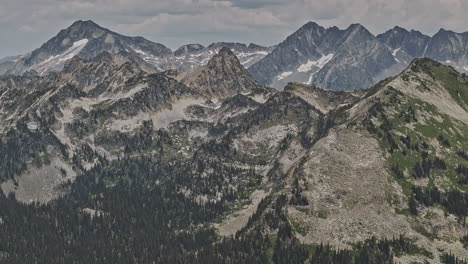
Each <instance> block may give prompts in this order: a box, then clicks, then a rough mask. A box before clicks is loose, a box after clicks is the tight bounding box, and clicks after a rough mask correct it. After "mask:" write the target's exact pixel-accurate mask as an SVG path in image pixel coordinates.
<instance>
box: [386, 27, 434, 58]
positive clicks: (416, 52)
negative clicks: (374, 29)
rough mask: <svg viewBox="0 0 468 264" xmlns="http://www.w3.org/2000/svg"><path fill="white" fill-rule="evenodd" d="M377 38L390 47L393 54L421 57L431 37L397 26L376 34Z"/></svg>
mask: <svg viewBox="0 0 468 264" xmlns="http://www.w3.org/2000/svg"><path fill="white" fill-rule="evenodd" d="M377 38H378V39H379V40H380V41H381V42H382V43H384V44H386V45H387V46H388V47H390V48H391V49H392V50H393V52H392V53H393V54H394V55H395V56H397V57H400V56H402V54H401V53H406V56H409V57H410V58H418V57H423V56H424V55H425V54H424V51H425V49H426V47H427V44H428V43H429V41H430V39H431V38H430V37H428V36H426V35H424V34H422V33H421V32H419V31H415V30H411V31H408V30H406V29H404V28H401V27H398V26H396V27H394V28H393V29H391V30H388V31H387V32H385V33H383V34H380V35H378V36H377Z"/></svg>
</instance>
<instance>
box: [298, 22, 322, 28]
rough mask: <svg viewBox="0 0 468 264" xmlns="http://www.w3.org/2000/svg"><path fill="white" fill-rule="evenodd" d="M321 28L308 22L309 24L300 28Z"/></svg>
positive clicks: (314, 23)
mask: <svg viewBox="0 0 468 264" xmlns="http://www.w3.org/2000/svg"><path fill="white" fill-rule="evenodd" d="M321 27H322V26H320V25H319V24H317V23H316V22H313V21H309V22H307V23H305V24H304V25H303V26H302V27H301V28H321Z"/></svg>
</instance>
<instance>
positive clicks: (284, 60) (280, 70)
mask: <svg viewBox="0 0 468 264" xmlns="http://www.w3.org/2000/svg"><path fill="white" fill-rule="evenodd" d="M395 65H396V61H395V60H394V58H393V56H392V54H391V52H390V51H389V50H388V48H387V47H386V46H385V45H383V44H382V43H381V42H380V41H378V40H377V39H376V38H375V37H374V36H373V35H372V34H371V33H370V32H369V31H367V29H365V28H364V27H363V26H361V25H358V24H356V25H351V26H350V27H349V28H347V29H345V30H340V29H338V28H336V27H332V28H328V29H325V28H323V27H321V26H319V25H317V24H316V23H313V22H310V23H307V24H305V25H304V26H302V27H301V28H300V29H299V30H298V31H296V32H295V33H293V34H292V35H291V36H289V37H288V38H287V39H286V40H285V41H284V42H282V43H280V44H279V45H278V46H277V47H276V48H275V50H273V51H272V52H271V53H270V54H269V55H267V56H266V57H265V58H264V59H262V60H261V61H259V62H257V63H256V64H254V65H252V67H250V68H249V72H250V73H251V74H252V75H253V76H254V78H256V79H258V80H259V81H261V82H262V83H265V84H267V85H271V86H273V87H275V88H282V87H284V85H285V84H287V82H289V81H296V82H303V83H306V84H314V85H317V86H319V87H326V88H327V89H332V90H357V89H362V88H366V87H369V86H370V85H372V84H373V83H374V82H375V80H376V79H378V78H379V77H380V78H382V77H387V76H390V75H391V74H392V73H396V71H392V70H390V69H392V67H394V66H395ZM378 76H379V77H378Z"/></svg>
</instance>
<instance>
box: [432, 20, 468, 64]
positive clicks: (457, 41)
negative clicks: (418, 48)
mask: <svg viewBox="0 0 468 264" xmlns="http://www.w3.org/2000/svg"><path fill="white" fill-rule="evenodd" d="M467 54H468V32H465V33H455V32H453V31H447V30H444V29H441V30H439V32H437V33H436V34H435V35H434V36H433V37H432V38H431V41H430V42H429V43H428V45H427V47H426V50H425V53H424V57H427V58H431V59H433V60H436V61H439V62H441V63H444V64H448V65H451V66H453V67H454V68H455V69H457V71H459V72H468V55H467Z"/></svg>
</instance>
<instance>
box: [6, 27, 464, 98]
mask: <svg viewBox="0 0 468 264" xmlns="http://www.w3.org/2000/svg"><path fill="white" fill-rule="evenodd" d="M222 47H228V48H230V49H231V50H232V51H233V52H234V53H235V54H236V56H237V57H238V59H239V60H240V62H241V64H242V65H243V66H244V67H245V68H247V69H248V70H249V72H250V73H251V74H252V76H253V77H254V78H255V79H256V80H258V81H260V82H261V83H263V84H264V85H267V86H269V87H274V88H277V89H279V90H281V89H284V87H285V86H286V85H287V83H288V82H299V83H304V84H313V85H314V86H317V87H321V88H324V89H330V90H358V89H365V88H369V87H370V86H372V85H374V84H376V83H377V82H379V81H381V80H383V79H385V78H387V77H390V76H393V75H395V74H398V73H399V72H401V71H402V70H403V69H404V68H406V67H407V66H408V65H409V63H410V62H411V61H412V60H413V59H414V58H420V57H427V58H431V59H433V60H436V61H438V62H441V63H444V64H447V65H450V66H452V67H454V68H455V69H456V70H457V71H459V72H467V71H468V57H467V54H468V33H455V32H452V31H447V30H444V29H441V30H440V31H439V32H437V33H436V34H435V35H434V36H432V37H429V36H426V35H424V34H422V33H421V32H419V31H415V30H411V31H408V30H406V29H404V28H401V27H394V28H393V29H391V30H388V31H387V32H385V33H382V34H380V35H377V36H374V35H373V34H372V33H370V32H369V31H368V30H367V29H366V28H365V27H363V26H362V25H360V24H353V25H351V26H349V27H348V28H346V29H339V28H337V27H330V28H324V27H322V26H320V25H318V24H316V23H314V22H309V23H307V24H305V25H304V26H302V27H301V28H300V29H299V30H297V31H296V32H294V33H293V34H291V35H290V36H288V37H287V38H286V40H285V41H283V42H281V43H280V44H278V45H276V46H272V47H262V46H259V45H256V44H249V45H245V44H242V43H227V42H217V43H213V44H211V45H209V46H208V47H204V46H203V45H201V44H188V45H184V46H182V47H180V48H178V49H177V50H175V51H171V50H170V49H169V48H167V47H165V46H164V45H162V44H158V43H154V42H151V41H149V40H146V39H144V38H142V37H126V36H122V35H120V34H118V33H115V32H112V31H110V30H108V29H105V28H102V27H100V26H99V25H97V24H95V23H94V22H92V21H77V22H75V23H74V24H73V25H71V26H70V27H69V28H67V29H65V30H62V31H61V32H59V34H58V35H57V36H55V37H54V38H52V39H51V40H49V41H48V42H46V43H45V44H44V45H43V46H42V47H40V48H39V49H36V50H34V51H32V52H31V53H29V54H26V55H23V56H16V57H10V58H6V59H3V60H2V61H1V62H0V74H23V73H25V72H28V71H34V72H37V73H38V74H40V75H41V74H46V73H49V72H53V71H59V70H61V69H62V68H63V65H64V63H65V62H66V61H67V60H69V59H71V58H72V57H73V56H75V55H78V56H80V57H83V58H92V57H94V56H97V55H98V54H100V53H101V52H103V51H107V52H110V53H112V54H115V53H118V52H121V51H125V52H128V53H132V54H134V55H136V56H139V57H140V58H142V59H143V60H144V61H145V62H146V63H148V64H150V65H152V66H153V67H154V68H155V70H157V71H165V70H169V69H174V70H177V71H179V72H189V71H191V70H193V69H194V68H196V67H198V66H202V65H205V64H206V63H207V62H208V60H209V59H210V58H211V57H213V56H214V55H215V54H216V53H217V52H218V51H219V50H220V49H221V48H222Z"/></svg>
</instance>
